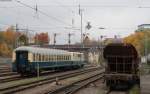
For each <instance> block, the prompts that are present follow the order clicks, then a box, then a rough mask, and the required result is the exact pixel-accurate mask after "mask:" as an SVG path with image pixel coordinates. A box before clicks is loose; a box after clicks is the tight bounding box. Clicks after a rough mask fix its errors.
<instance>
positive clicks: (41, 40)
mask: <svg viewBox="0 0 150 94" xmlns="http://www.w3.org/2000/svg"><path fill="white" fill-rule="evenodd" d="M35 43H37V44H40V45H43V44H48V43H49V36H48V33H47V32H46V33H39V34H36V35H35Z"/></svg>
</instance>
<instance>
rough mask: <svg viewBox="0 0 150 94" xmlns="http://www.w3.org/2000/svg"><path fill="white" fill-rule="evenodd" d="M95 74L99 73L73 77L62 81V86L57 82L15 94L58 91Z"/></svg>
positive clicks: (37, 93)
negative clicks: (56, 83)
mask: <svg viewBox="0 0 150 94" xmlns="http://www.w3.org/2000/svg"><path fill="white" fill-rule="evenodd" d="M93 73H98V72H97V71H95V72H90V73H88V74H81V75H82V76H81V75H78V76H75V77H71V78H67V79H65V80H60V81H59V82H60V84H61V85H59V86H58V85H55V82H53V83H48V84H44V85H41V86H37V87H35V88H31V89H27V90H24V91H20V92H17V93H15V94H43V93H45V92H47V91H49V90H53V89H56V88H59V87H62V86H63V85H67V84H70V83H72V82H76V81H78V80H80V79H83V78H85V77H87V76H89V75H92V74H93Z"/></svg>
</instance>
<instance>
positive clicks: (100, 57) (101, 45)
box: [98, 27, 106, 65]
mask: <svg viewBox="0 0 150 94" xmlns="http://www.w3.org/2000/svg"><path fill="white" fill-rule="evenodd" d="M98 29H100V30H104V29H105V28H104V27H99V28H98ZM105 37H106V36H104V35H101V36H100V51H99V60H98V61H99V63H100V65H102V64H101V61H102V56H103V48H102V47H103V44H102V41H103V38H105Z"/></svg>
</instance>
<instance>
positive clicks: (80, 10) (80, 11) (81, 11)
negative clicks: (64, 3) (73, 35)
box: [79, 5, 83, 46]
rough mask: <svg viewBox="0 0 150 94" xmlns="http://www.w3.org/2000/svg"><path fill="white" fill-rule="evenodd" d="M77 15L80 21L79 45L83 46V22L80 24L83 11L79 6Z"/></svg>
mask: <svg viewBox="0 0 150 94" xmlns="http://www.w3.org/2000/svg"><path fill="white" fill-rule="evenodd" d="M79 15H80V20H81V29H80V30H81V45H82V46H83V29H82V27H83V22H82V19H83V9H81V8H80V5H79Z"/></svg>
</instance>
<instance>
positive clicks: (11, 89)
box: [0, 67, 100, 94]
mask: <svg viewBox="0 0 150 94" xmlns="http://www.w3.org/2000/svg"><path fill="white" fill-rule="evenodd" d="M99 69H100V68H99V67H97V68H90V69H82V70H80V71H79V70H78V71H76V72H69V73H63V74H57V75H55V76H53V75H51V76H50V77H47V78H44V79H40V80H37V78H36V80H35V81H29V82H27V83H22V84H18V85H16V84H15V85H9V84H7V85H5V84H4V85H3V84H1V86H2V87H0V91H1V92H0V93H3V94H12V93H15V92H19V91H22V90H25V89H29V88H33V87H35V86H39V85H43V84H47V83H51V82H54V81H55V80H56V77H58V78H59V79H60V80H62V79H66V78H69V77H73V76H76V75H81V74H85V73H88V72H92V71H96V70H99ZM18 83H19V82H18ZM3 86H4V87H3Z"/></svg>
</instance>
